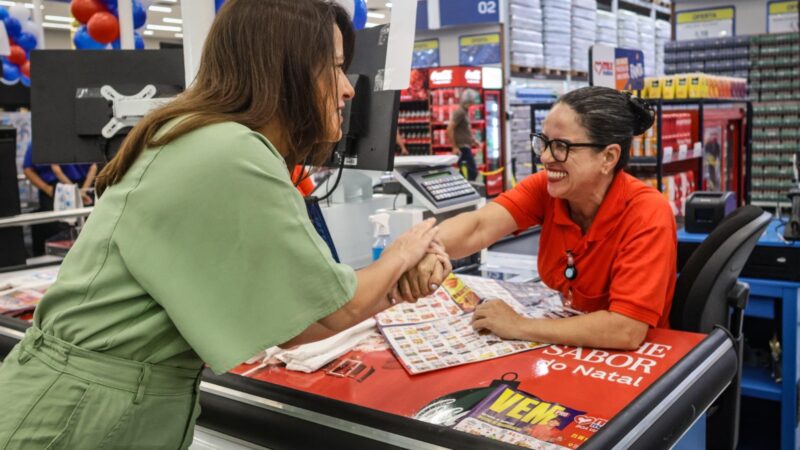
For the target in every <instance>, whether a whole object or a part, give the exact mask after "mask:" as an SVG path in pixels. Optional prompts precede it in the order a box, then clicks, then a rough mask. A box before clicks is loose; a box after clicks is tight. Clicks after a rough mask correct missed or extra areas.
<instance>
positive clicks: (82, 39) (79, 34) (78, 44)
mask: <svg viewBox="0 0 800 450" xmlns="http://www.w3.org/2000/svg"><path fill="white" fill-rule="evenodd" d="M72 43H73V44H75V48H79V49H81V50H100V49H103V48H105V44H101V43H100V42H97V41H95V40H94V39H92V37H91V36H89V32H88V31H87V30H86V26H85V25H84V26H82V27H80V28H78V30H77V31H75V36H73V37H72Z"/></svg>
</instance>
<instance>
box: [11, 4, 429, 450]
mask: <svg viewBox="0 0 800 450" xmlns="http://www.w3.org/2000/svg"><path fill="white" fill-rule="evenodd" d="M352 47H353V31H352V29H351V27H350V24H349V18H348V16H347V13H346V12H344V10H343V9H341V8H340V7H338V6H335V5H334V4H331V3H328V2H326V1H324V0H268V1H267V0H228V1H227V2H226V4H225V6H224V7H223V8H222V9H221V10H220V12H219V14H218V16H217V18H216V20H215V22H214V24H213V26H212V28H211V31H210V34H209V36H208V39H207V41H206V44H205V48H204V51H203V56H202V61H201V64H200V68H199V71H198V74H197V78H196V80H195V82H194V83H193V84H192V85H191V86H190V88H189V89H188V90H187V91H186V92H185V93H183V94H182V95H180V96H179V97H178V98H177V99H176V100H174V101H173V102H171V103H170V104H169V105H167V106H165V107H163V108H161V109H159V110H157V111H155V112H153V113H152V114H150V115H148V116H147V117H145V118H144V119H143V120H142V121H141V122H140V123H139V125H137V126H136V127H135V128H134V129H133V130H132V131H131V133H130V134H129V135H128V137H127V139H126V141H125V143H124V144H123V146H122V148H121V149H120V151H119V153H118V154H117V156H116V157H115V158H114V159H113V160H112V161H111V162H110V163H109V164H108V165H107V166H106V168H105V169H104V170H103V172H102V173H101V174H100V177H99V179H98V186H97V187H98V191H99V192H102V195H101V197H100V200H99V201H98V203H97V206H96V207H95V209H94V211H93V213H92V216H91V217H90V218H89V220H88V221H87V223H86V226H85V228H84V230H83V232H82V233H81V236H80V238H79V239H78V241H77V242H76V244H75V246H74V247H73V249H72V250H71V251H70V253H69V254H68V255H67V257H66V259H65V260H64V262H63V265H62V267H61V271H60V274H59V277H58V280H57V282H56V283H55V284H54V285H53V286H52V288H51V289H50V290H49V292H48V293H47V295H46V296H45V298H44V299H43V300H42V302H41V304H40V306H39V308H38V309H37V311H36V314H35V317H34V323H33V326H32V327H31V328H30V329H29V331H28V332H27V333H26V335H25V337H24V339H23V340H22V342H21V343H20V344H19V345H17V346H16V347H15V348H14V350H13V351H12V352H11V353H10V354H9V355H8V357H7V358H6V360H5V361H4V362H3V365H2V366H1V367H0V405H2V414H0V448H3V449H5V448H8V449H20V448H22V449H28V448H30V449H41V448H47V449H56V448H66V449H81V450H83V449H95V448H164V449H182V448H186V447H188V446H189V444H190V443H191V441H192V430H193V428H194V422H195V419H196V417H197V415H198V413H199V408H198V384H199V380H200V372H201V369H202V367H203V366H204V364H207V365H208V366H209V367H210V368H211V369H212V370H213V371H215V372H217V373H222V372H225V371H227V370H229V369H231V368H233V367H234V366H236V365H237V364H239V363H241V362H242V361H244V360H245V359H247V358H249V357H251V356H253V355H255V354H256V353H258V352H259V351H260V350H262V349H264V348H267V347H270V346H273V345H279V344H280V345H283V346H290V345H295V344H299V343H303V342H309V341H313V340H317V339H321V338H324V337H327V336H330V335H331V334H333V333H335V332H338V331H341V330H343V329H346V328H348V327H350V326H352V325H354V324H356V323H358V322H360V321H362V320H364V319H366V318H368V317H370V316H372V315H374V314H376V313H377V312H379V311H381V310H383V309H385V308H387V307H389V306H391V303H392V302H393V300H392V298H393V297H392V293H393V292H396V291H393V290H394V286H395V285H396V283H397V280H398V279H399V278H400V276H401V275H402V274H403V273H404V272H405V271H406V270H408V269H409V268H411V267H413V266H415V265H416V264H417V263H418V262H419V260H420V259H421V258H422V257H423V256H424V255H425V254H426V252H428V251H431V250H430V249H431V248H433V247H429V246H430V245H431V243H432V241H433V239H434V237H435V233H436V229H435V228H434V227H433V223H432V222H430V221H429V222H425V223H423V224H420V225H419V226H417V227H415V228H413V229H411V230H410V231H409V232H407V233H406V234H405V235H403V236H401V237H399V238H398V239H397V240H396V241H395V242H394V243H392V245H390V246H388V247H387V248H386V250H385V251H384V253H383V256H382V257H381V258H380V260H378V261H377V262H375V263H374V264H372V265H370V266H368V267H366V268H364V269H362V270H359V271H354V270H353V269H352V268H350V267H348V266H345V265H342V264H337V263H336V262H334V260H333V259H332V257H331V254H330V251H329V249H328V248H327V246H326V245H325V243H324V242H323V241H322V240H321V239H320V237H319V236H318V235H317V233H316V231H315V229H314V227H313V225H312V224H311V223H310V222H309V220H308V217H307V214H306V209H305V205H304V202H303V199H302V198H301V197H300V194H299V193H298V192H297V190H296V189H295V188H294V186H293V184H292V182H291V180H290V178H289V170H288V169H287V165H288V167H294V166H295V165H296V164H298V163H302V162H303V161H309V162H312V163H313V162H319V161H324V160H325V159H327V157H328V155H329V152H330V148H331V143H332V142H335V141H338V140H339V139H340V137H341V129H340V126H341V110H342V108H343V107H344V102H345V100H346V99H348V98H350V97H352V96H353V88H352V86H350V83H349V82H348V81H347V78H346V76H345V75H344V69H345V68H346V67H347V64H348V63H349V59H350V55H351V53H352Z"/></svg>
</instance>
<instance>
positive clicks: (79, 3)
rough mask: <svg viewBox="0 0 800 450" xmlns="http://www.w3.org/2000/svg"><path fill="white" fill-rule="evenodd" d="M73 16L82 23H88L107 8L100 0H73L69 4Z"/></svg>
mask: <svg viewBox="0 0 800 450" xmlns="http://www.w3.org/2000/svg"><path fill="white" fill-rule="evenodd" d="M69 10H70V12H72V16H73V17H75V20H77V21H78V22H80V23H82V24H86V22H88V21H89V19H91V18H92V16H93V15H95V14H96V13H99V12H103V11H105V10H106V7H105V5H103V2H101V1H100V0H72V4H70V6H69Z"/></svg>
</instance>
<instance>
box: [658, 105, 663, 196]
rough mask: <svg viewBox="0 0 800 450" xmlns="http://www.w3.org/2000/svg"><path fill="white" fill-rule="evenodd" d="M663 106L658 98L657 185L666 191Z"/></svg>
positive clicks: (661, 190) (660, 190)
mask: <svg viewBox="0 0 800 450" xmlns="http://www.w3.org/2000/svg"><path fill="white" fill-rule="evenodd" d="M662 106H663V101H662V100H661V99H658V103H656V126H657V128H656V186H657V187H658V191H659V192H664V180H663V176H662V175H661V170H662V169H663V162H662V160H663V159H664V144H663V142H661V138H662V134H661V131H662V130H661V128H662V126H663V120H662V118H663V117H662V116H663V114H662V113H663V108H662Z"/></svg>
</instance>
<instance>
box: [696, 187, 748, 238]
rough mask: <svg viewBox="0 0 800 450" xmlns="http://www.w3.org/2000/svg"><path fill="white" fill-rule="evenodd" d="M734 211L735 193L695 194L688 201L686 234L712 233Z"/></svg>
mask: <svg viewBox="0 0 800 450" xmlns="http://www.w3.org/2000/svg"><path fill="white" fill-rule="evenodd" d="M734 209H736V196H735V195H734V193H733V192H694V193H692V194H691V195H690V196H689V200H687V201H686V223H685V228H686V232H687V233H710V232H711V230H713V229H714V228H715V227H716V226H717V224H718V223H720V222H721V221H722V219H723V218H724V217H725V216H727V215H728V214H730V213H732V212H733V210H734Z"/></svg>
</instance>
